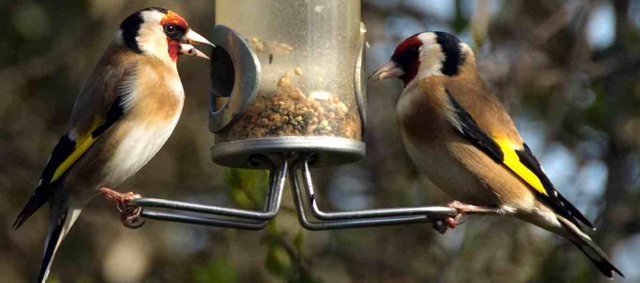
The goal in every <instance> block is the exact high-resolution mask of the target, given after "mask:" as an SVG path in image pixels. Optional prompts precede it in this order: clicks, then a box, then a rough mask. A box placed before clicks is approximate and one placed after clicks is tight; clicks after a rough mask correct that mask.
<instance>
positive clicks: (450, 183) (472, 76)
mask: <svg viewBox="0 0 640 283" xmlns="http://www.w3.org/2000/svg"><path fill="white" fill-rule="evenodd" d="M391 78H398V79H400V80H402V82H403V83H404V89H403V91H402V93H401V94H400V96H399V98H398V100H397V104H396V114H397V117H398V125H399V129H400V133H401V136H402V140H403V142H404V145H405V148H406V150H407V152H408V154H409V156H410V158H411V159H412V160H413V162H414V163H415V164H416V166H417V167H418V168H419V169H420V170H421V171H422V172H423V173H424V174H425V175H426V176H427V177H428V178H429V179H430V180H431V181H432V182H433V183H434V184H435V185H436V186H438V187H439V188H440V189H441V190H443V191H444V192H445V193H447V194H448V195H449V196H450V197H452V198H453V199H454V200H455V201H453V202H451V203H450V204H449V206H450V207H452V208H455V209H456V210H457V211H458V215H457V216H455V217H451V218H446V219H442V222H443V223H442V222H439V223H438V224H435V225H434V227H435V228H436V229H438V230H439V231H440V232H441V233H444V232H445V231H446V230H447V228H455V227H456V225H457V224H458V220H459V219H460V216H462V215H463V214H465V213H479V214H483V213H487V214H499V215H505V216H515V217H517V218H519V219H522V220H524V221H527V222H530V223H532V224H534V225H537V226H539V227H541V228H543V229H546V230H548V231H551V232H553V233H556V234H558V235H561V236H563V237H564V238H566V239H567V240H569V241H571V242H572V243H573V244H575V245H576V246H577V247H578V248H579V249H580V250H581V251H582V252H583V253H584V254H585V255H586V256H587V257H588V258H589V259H590V260H591V261H592V262H593V263H594V264H595V266H596V267H597V268H598V269H599V270H600V271H601V272H602V274H604V275H605V276H607V277H609V278H612V277H613V273H614V272H615V273H617V274H619V275H620V276H623V275H622V273H621V272H620V270H619V269H618V268H617V267H616V266H615V265H614V264H613V263H612V262H611V260H610V259H609V258H608V257H607V255H606V254H605V253H604V251H602V249H600V248H599V247H598V246H597V245H596V243H594V242H593V240H591V238H590V237H589V236H588V235H587V234H586V233H585V232H584V230H583V228H582V225H586V226H587V227H589V228H594V226H593V224H591V222H590V221H589V220H588V219H587V218H586V217H584V216H583V215H582V213H580V211H579V210H578V209H576V208H575V207H574V206H573V205H572V204H571V203H570V202H569V201H568V200H567V199H566V198H564V197H563V196H562V195H561V194H560V192H558V191H557V190H556V188H555V187H554V186H553V184H552V183H551V181H549V178H548V177H547V176H546V175H545V173H544V171H543V170H542V167H541V166H540V163H539V162H538V160H537V159H536V158H535V157H534V155H533V153H532V152H531V150H530V149H529V147H528V146H527V144H525V143H524V141H523V140H522V138H521V137H520V134H519V133H518V130H517V129H516V127H515V126H514V124H513V121H512V120H511V117H509V115H508V114H507V112H506V111H505V110H504V108H503V106H502V104H501V103H500V101H499V100H498V99H497V98H496V97H495V96H494V95H493V94H492V92H491V90H490V89H489V88H488V87H487V84H486V83H485V82H484V80H483V79H482V78H481V77H480V74H479V73H478V69H477V68H476V59H475V56H474V54H473V51H472V50H471V48H469V46H468V45H467V44H465V43H464V42H461V41H460V40H459V39H458V38H457V37H456V36H454V35H452V34H448V33H445V32H423V33H419V34H416V35H414V36H411V37H409V38H407V39H406V40H404V41H403V42H402V43H400V44H399V45H398V47H397V48H396V50H395V52H394V53H393V56H392V57H391V60H390V61H389V62H388V63H387V64H385V65H384V66H383V67H382V68H380V69H378V70H377V71H376V72H375V73H374V74H373V75H372V76H371V79H374V80H382V79H391Z"/></svg>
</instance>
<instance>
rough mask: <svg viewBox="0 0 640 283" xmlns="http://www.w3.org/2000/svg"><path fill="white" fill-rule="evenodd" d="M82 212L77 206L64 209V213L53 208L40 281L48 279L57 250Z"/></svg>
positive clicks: (40, 282) (39, 276)
mask: <svg viewBox="0 0 640 283" xmlns="http://www.w3.org/2000/svg"><path fill="white" fill-rule="evenodd" d="M80 212H81V209H77V208H69V209H67V210H66V211H62V213H55V210H53V209H52V210H51V220H50V224H49V232H48V233H47V239H46V241H45V243H44V254H43V256H42V266H41V267H40V273H39V275H38V281H37V282H38V283H44V282H45V281H46V280H47V277H48V276H49V271H50V270H51V265H52V263H53V258H54V257H55V255H56V251H57V250H58V247H59V246H60V243H62V240H63V239H64V237H65V236H66V235H67V233H68V232H69V230H70V229H71V226H73V223H74V222H75V221H76V219H78V216H80ZM56 214H57V215H56Z"/></svg>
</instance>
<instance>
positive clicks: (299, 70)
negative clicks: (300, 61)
mask: <svg viewBox="0 0 640 283" xmlns="http://www.w3.org/2000/svg"><path fill="white" fill-rule="evenodd" d="M293 71H294V72H295V73H296V75H297V76H298V77H299V76H302V69H300V68H295V69H294V70H293Z"/></svg>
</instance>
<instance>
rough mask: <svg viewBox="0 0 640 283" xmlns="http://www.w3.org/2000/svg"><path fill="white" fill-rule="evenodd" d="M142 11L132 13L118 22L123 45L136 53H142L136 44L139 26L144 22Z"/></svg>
mask: <svg viewBox="0 0 640 283" xmlns="http://www.w3.org/2000/svg"><path fill="white" fill-rule="evenodd" d="M142 11H144V10H142ZM142 11H138V12H135V13H133V14H132V15H131V16H129V17H127V18H126V19H125V20H124V21H122V23H121V24H120V30H121V31H122V40H123V41H124V45H125V46H126V47H127V48H129V49H131V50H132V51H133V52H135V53H138V54H142V49H140V46H138V41H137V40H136V37H137V36H138V31H139V30H140V26H141V25H142V23H143V22H144V20H143V19H142Z"/></svg>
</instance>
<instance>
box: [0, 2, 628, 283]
mask: <svg viewBox="0 0 640 283" xmlns="http://www.w3.org/2000/svg"><path fill="white" fill-rule="evenodd" d="M147 6H163V7H167V8H169V9H171V10H173V11H176V12H177V13H179V14H180V15H182V16H183V17H184V18H185V19H187V21H188V22H189V24H190V26H191V27H192V28H193V29H194V30H195V31H197V32H199V33H200V34H203V35H207V34H208V33H209V31H210V29H211V27H212V25H213V22H214V7H213V1H212V0H192V1H169V0H158V1H124V0H110V1H106V0H68V1H34V0H21V1H10V0H9V1H7V0H5V1H2V2H0V30H2V32H1V34H2V40H0V93H1V94H2V95H0V156H1V158H2V161H3V162H0V186H1V187H2V188H3V191H4V192H5V195H6V196H7V197H2V198H0V213H1V215H2V216H1V217H0V227H3V228H1V229H0V243H2V244H0V282H15V283H21V282H33V281H35V279H36V277H37V272H38V268H39V266H40V259H41V255H42V248H43V244H44V236H45V230H46V227H47V219H48V218H47V214H48V213H47V209H46V208H44V209H42V211H41V212H38V213H36V214H35V215H34V216H33V217H32V218H31V219H30V220H29V221H28V222H27V223H26V224H25V225H24V226H23V227H22V228H21V229H19V230H18V231H12V229H11V224H12V223H13V221H14V220H15V217H16V216H17V214H18V212H19V210H20V208H21V207H22V206H23V205H24V203H25V202H26V201H27V199H28V198H29V196H30V195H31V192H32V190H33V189H34V187H35V184H36V182H37V179H38V177H39V175H40V171H41V170H42V168H43V167H44V165H45V162H46V159H47V157H48V156H49V153H50V151H51V150H52V149H53V147H54V146H55V143H56V142H57V140H58V138H59V137H60V135H61V134H62V132H63V129H64V127H65V123H66V121H67V117H68V115H69V113H70V111H71V107H72V105H73V102H74V100H75V97H76V95H77V94H78V92H79V91H80V89H81V88H82V86H83V84H84V81H85V80H86V79H87V77H88V75H89V73H90V71H91V70H92V68H93V67H94V65H95V63H96V62H97V61H98V59H99V57H100V56H101V55H102V53H103V51H104V49H105V48H106V46H107V45H108V43H109V41H110V40H111V37H112V36H113V34H114V32H115V31H116V30H117V28H118V25H119V23H120V22H121V21H122V20H123V19H124V18H125V17H126V16H128V15H129V14H131V13H132V12H134V11H136V10H138V9H141V8H144V7H147ZM362 7H363V10H362V17H363V21H364V23H365V24H366V26H367V29H368V34H367V38H368V41H369V43H370V45H371V48H370V49H369V50H368V56H367V60H368V61H367V64H368V67H369V70H368V72H369V73H371V72H372V71H373V70H374V69H376V68H377V67H378V66H380V65H381V64H382V63H384V62H385V61H386V60H388V58H389V56H390V55H391V53H392V52H393V49H394V48H395V46H396V44H398V43H399V42H400V41H402V40H403V39H404V38H406V37H408V36H410V35H413V34H415V33H417V32H420V31H424V30H444V31H449V32H453V33H456V34H458V35H459V36H460V37H461V38H462V39H463V40H464V41H465V42H467V43H469V44H470V45H471V46H472V47H473V48H474V49H475V50H476V54H477V57H478V58H479V63H478V64H479V67H480V69H481V71H482V75H483V77H484V78H485V80H487V82H488V83H489V84H490V85H491V86H492V87H493V89H494V90H495V92H496V94H497V95H498V96H499V97H500V99H501V100H502V101H503V102H504V104H505V106H506V107H507V109H508V110H509V112H510V114H511V115H512V116H513V117H514V120H515V121H516V124H517V126H518V128H519V129H520V131H521V133H522V135H523V137H524V139H525V140H526V141H527V143H528V144H529V145H530V146H531V147H532V150H533V151H534V153H535V154H536V155H537V156H538V157H539V159H540V160H541V163H542V164H543V165H544V166H545V168H546V170H547V172H548V174H549V176H550V178H551V180H552V181H553V182H554V183H555V184H556V187H558V188H559V190H560V191H561V192H562V193H563V194H565V196H566V197H567V198H568V199H570V200H572V202H573V203H574V204H576V205H577V206H578V207H579V208H580V209H581V210H582V211H583V212H585V213H586V215H587V216H588V217H589V218H590V219H592V220H594V222H595V223H596V224H597V226H598V230H597V231H596V232H595V233H594V234H593V236H594V238H595V239H596V242H598V243H599V244H600V245H601V247H602V248H603V249H604V250H605V251H607V253H609V254H610V255H611V256H612V258H613V260H614V262H615V263H617V264H618V265H619V267H620V268H621V269H622V271H623V272H624V273H625V274H626V275H627V278H626V279H617V281H619V282H640V268H638V263H639V262H640V236H639V234H638V233H639V232H640V190H639V188H640V183H639V178H638V177H639V173H640V164H639V162H638V153H639V152H638V149H639V147H640V107H639V106H640V64H639V62H640V33H639V31H640V1H631V0H621V1H581V0H569V1H560V0H543V1H524V0H519V1H504V0H503V1H498V0H492V1H488V0H478V1H471V0H465V1H461V0H459V1H436V0H405V1H398V0H363V5H362ZM179 70H180V75H181V78H182V81H183V85H184V88H185V92H186V96H187V98H186V104H185V108H184V112H183V115H182V118H181V120H180V123H179V124H178V127H177V129H176V131H175V132H174V134H173V135H172V137H171V138H170V139H169V141H168V142H167V144H166V145H165V146H164V148H163V149H162V150H161V151H160V152H159V153H158V155H157V156H156V157H155V158H154V159H153V160H152V161H151V162H150V163H149V164H148V165H147V166H146V167H145V168H143V169H142V170H141V171H140V172H139V173H138V174H136V175H135V176H134V177H132V178H131V179H130V180H129V181H127V182H126V183H125V184H123V185H122V186H121V187H120V188H118V189H119V190H120V191H135V192H138V193H141V194H142V195H143V196H148V197H159V198H170V199H177V200H184V201H191V202H198V203H205V204H215V205H222V206H233V207H242V208H256V206H255V204H257V203H262V202H261V201H262V198H263V197H264V189H265V184H266V183H265V182H266V175H265V174H264V172H260V171H239V170H230V169H225V168H223V167H220V166H217V165H214V164H213V163H212V162H210V156H209V148H210V146H211V145H212V144H213V135H212V134H210V133H209V131H208V122H207V107H208V97H207V94H208V89H209V81H208V76H209V65H208V63H207V62H206V61H204V60H198V59H194V58H182V59H181V60H180V62H179ZM400 91H401V83H400V82H392V81H391V82H375V83H370V84H369V85H368V96H369V104H368V107H369V110H368V111H369V114H370V115H368V119H369V120H368V124H369V128H368V130H367V132H366V135H365V137H364V140H365V142H366V143H367V156H366V158H364V159H363V160H362V161H360V162H358V163H355V164H350V165H347V166H341V167H336V168H330V169H324V170H316V171H314V172H313V173H314V174H315V176H317V178H316V180H318V181H317V182H316V183H317V186H318V188H317V190H318V191H319V193H320V196H319V201H320V203H321V206H322V207H323V208H324V209H325V210H348V209H365V208H382V207H398V206H418V205H438V204H444V203H446V202H448V201H450V200H449V199H448V198H447V197H446V196H444V195H443V194H442V193H441V192H439V191H438V190H437V188H435V187H433V186H432V185H431V184H430V183H429V181H428V180H427V179H425V178H424V177H422V176H421V175H420V174H419V173H418V172H417V170H416V168H415V167H414V166H413V164H412V163H411V161H410V160H409V159H408V157H407V156H406V153H405V151H404V148H403V147H402V143H401V142H399V136H398V130H397V127H396V122H395V100H396V97H397V95H398V93H399V92H400ZM374 114H375V115H374ZM320 177H322V181H319V180H320V179H321V178H320ZM283 206H284V207H283V209H282V211H281V213H280V214H279V216H278V217H277V219H276V221H274V223H272V224H271V225H270V226H269V227H268V228H267V229H266V230H264V231H259V232H248V231H238V230H231V229H218V228H208V227H197V226H189V225H185V224H174V223H166V222H154V221H148V223H147V224H146V225H145V226H144V227H143V228H142V229H139V230H129V229H126V228H124V227H122V225H121V224H120V221H119V215H118V213H117V211H116V210H115V208H114V206H113V204H112V203H110V202H108V201H106V200H104V199H103V198H97V199H95V200H94V201H92V202H91V203H90V205H89V206H88V207H87V208H85V210H84V213H83V214H82V216H81V217H80V219H79V220H78V222H77V223H76V225H75V226H74V229H72V230H71V232H70V234H69V235H68V237H67V239H66V241H65V242H64V243H63V244H62V246H61V248H60V249H59V251H58V254H57V258H56V261H55V262H54V264H53V269H52V272H51V276H50V279H49V282H69V283H88V282H94V283H100V282H109V283H126V282H202V283H208V282H389V283H391V282H394V283H395V282H598V281H602V280H604V279H603V277H601V276H600V275H599V273H598V271H597V269H595V268H594V267H593V266H592V265H591V263H590V262H589V261H588V260H587V259H586V257H584V255H582V253H580V251H578V249H576V248H575V247H574V246H573V245H571V244H570V243H568V242H566V241H564V240H562V239H560V238H559V237H557V236H553V235H551V234H550V233H548V232H546V231H543V230H541V229H539V228H537V227H534V226H532V225H529V224H526V223H523V222H521V221H518V220H515V219H510V218H497V217H474V216H469V217H466V218H465V219H466V223H465V224H464V225H461V226H460V227H459V228H456V229H455V230H452V231H449V232H448V233H447V234H446V235H444V236H442V235H439V234H438V233H436V232H435V231H433V230H432V229H431V227H430V225H410V226H399V227H387V228H369V229H356V230H341V231H328V232H309V231H306V230H303V229H302V228H301V227H300V226H299V224H298V223H297V220H296V219H295V213H294V212H293V211H294V210H293V206H292V202H291V196H290V193H289V192H288V191H287V192H285V200H284V204H283ZM259 207H260V206H259V205H258V206H257V208H259Z"/></svg>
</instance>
